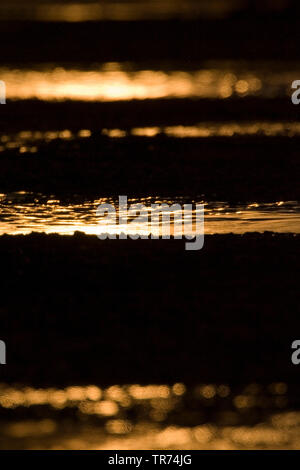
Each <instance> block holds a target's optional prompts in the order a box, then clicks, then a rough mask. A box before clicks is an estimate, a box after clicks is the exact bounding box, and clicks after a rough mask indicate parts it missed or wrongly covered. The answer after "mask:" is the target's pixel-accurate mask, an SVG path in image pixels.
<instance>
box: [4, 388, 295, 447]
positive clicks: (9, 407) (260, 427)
mask: <svg viewBox="0 0 300 470" xmlns="http://www.w3.org/2000/svg"><path fill="white" fill-rule="evenodd" d="M0 392H1V393H0V413H1V415H2V422H3V423H5V421H6V420H9V422H8V423H7V424H6V425H5V426H1V430H0V435H1V444H0V448H21V449H30V448H31V449H136V450H137V449H178V448H180V449H249V448H254V449H266V448H297V446H299V425H300V413H299V412H297V411H293V412H291V411H289V404H290V403H289V400H290V399H291V398H292V399H293V401H294V398H293V396H294V397H295V396H297V390H296V389H295V387H292V389H291V393H289V392H290V390H289V387H288V385H287V384H285V383H272V384H269V385H267V386H260V385H258V384H255V383H254V384H249V385H247V386H242V387H234V388H232V387H230V386H229V385H228V384H218V385H216V384H199V385H197V386H195V387H186V386H185V385H184V384H183V383H176V384H173V385H146V386H141V385H138V384H133V385H124V386H121V385H114V386H110V387H107V388H103V387H99V386H96V385H89V386H69V387H67V388H61V389H58V388H48V389H45V388H43V389H42V388H33V387H29V386H23V387H22V386H18V387H11V386H7V385H5V384H2V385H1V386H0ZM12 416H13V419H11V417H12Z"/></svg>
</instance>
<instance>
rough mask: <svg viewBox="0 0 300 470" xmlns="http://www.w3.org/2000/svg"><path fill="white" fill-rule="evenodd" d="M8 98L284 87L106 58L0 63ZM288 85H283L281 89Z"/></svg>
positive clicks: (124, 96)
mask: <svg viewBox="0 0 300 470" xmlns="http://www.w3.org/2000/svg"><path fill="white" fill-rule="evenodd" d="M0 76H1V79H2V80H4V81H5V83H6V91H7V98H8V99H30V98H38V99H40V100H49V101H53V100H56V101H57V100H58V101H62V100H67V99H69V100H83V101H122V100H133V99H136V100H144V99H159V98H189V97H191V98H192V97H197V98H215V99H226V98H229V97H231V96H234V95H236V96H239V97H243V96H250V95H256V94H258V93H261V91H262V87H263V86H264V87H268V90H269V92H271V93H272V92H276V91H278V90H281V89H282V87H283V89H285V88H286V82H285V81H284V78H282V79H280V75H279V76H278V77H277V76H275V77H274V75H268V74H267V75H266V74H265V72H264V73H262V72H260V71H247V70H246V71H243V70H230V69H227V68H224V66H222V67H221V66H220V67H219V68H211V69H201V70H193V71H188V70H184V71H183V70H178V69H177V70H149V69H148V70H147V69H145V70H136V69H134V67H133V66H132V65H130V64H128V65H122V64H121V63H114V62H113V63H107V64H104V65H99V66H98V67H97V68H95V69H94V70H79V69H76V68H73V69H72V68H71V69H66V68H63V67H55V68H51V67H50V66H48V67H47V66H40V67H39V68H37V69H35V70H31V69H24V70H21V69H16V68H14V69H9V68H6V67H1V68H0ZM287 91H288V90H286V92H287Z"/></svg>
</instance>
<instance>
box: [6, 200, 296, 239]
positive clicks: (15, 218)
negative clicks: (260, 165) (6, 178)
mask: <svg viewBox="0 0 300 470" xmlns="http://www.w3.org/2000/svg"><path fill="white" fill-rule="evenodd" d="M106 203H109V204H112V205H113V206H114V207H115V208H116V214H117V215H118V214H119V215H120V216H125V215H126V214H125V212H124V211H120V212H119V208H118V201H117V200H116V201H114V199H112V198H100V199H95V200H91V201H85V202H78V203H72V204H67V203H64V202H63V201H60V200H59V199H57V198H54V197H46V196H43V195H41V194H35V193H26V192H19V193H10V194H0V208H1V217H0V235H3V234H5V233H7V234H11V235H15V234H29V233H31V232H44V233H48V234H49V233H59V234H62V235H73V234H74V233H75V232H76V231H80V232H84V233H85V234H90V235H100V234H101V233H109V234H111V235H113V234H114V235H119V234H121V233H125V234H127V235H135V234H139V235H145V236H151V235H155V236H161V235H162V233H163V232H162V225H161V221H160V220H159V219H156V216H155V214H156V213H157V210H158V208H157V206H156V205H159V206H161V205H162V204H168V205H169V206H171V205H173V204H181V205H182V206H183V204H187V203H189V204H193V206H192V208H191V209H186V210H185V213H184V215H185V224H184V225H183V224H181V222H179V220H177V219H176V217H175V215H176V214H178V215H179V213H178V210H179V208H175V212H174V217H170V234H171V235H173V234H174V233H175V230H176V233H177V234H181V235H182V236H184V235H195V234H199V230H200V232H201V230H202V229H201V227H200V225H199V224H198V226H197V225H196V223H195V222H196V216H197V214H198V213H199V210H200V209H199V205H200V204H204V210H205V223H204V229H205V234H214V233H223V234H224V233H237V234H242V233H245V232H264V231H266V230H267V231H274V232H282V233H284V232H289V233H290V232H293V233H300V216H299V203H297V202H296V201H277V202H274V203H260V204H258V203H249V204H240V205H230V204H228V203H225V202H207V201H204V200H201V199H199V200H191V201H186V200H183V199H181V198H175V199H164V198H157V197H147V198H129V199H128V208H129V207H130V205H131V204H137V203H139V204H143V205H144V206H145V207H146V208H147V211H148V220H147V219H145V220H143V221H141V220H138V219H137V220H135V216H133V215H130V214H129V215H128V223H127V224H126V223H121V224H118V223H117V224H115V220H114V218H113V217H108V216H107V217H103V218H100V217H98V216H97V214H96V211H97V208H98V206H99V205H100V204H106ZM197 204H198V209H197V208H196V205H197ZM152 206H153V207H152ZM197 211H198V212H197ZM138 215H139V213H137V214H136V216H138ZM151 215H152V216H153V217H152V218H151ZM197 230H198V231H197Z"/></svg>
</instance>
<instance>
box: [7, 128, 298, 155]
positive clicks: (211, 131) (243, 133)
mask: <svg viewBox="0 0 300 470" xmlns="http://www.w3.org/2000/svg"><path fill="white" fill-rule="evenodd" d="M93 132H94V133H95V135H97V136H98V137H99V136H101V135H102V136H106V137H109V138H111V139H122V138H126V137H131V136H133V137H144V138H155V137H157V136H160V135H163V136H167V137H172V138H177V139H185V138H196V139H208V138H216V137H228V138H230V137H251V136H264V137H297V136H299V135H300V123H298V122H269V121H262V122H260V121H257V122H240V123H238V122H226V123H224V122H201V123H198V124H194V125H192V126H184V125H173V126H152V127H151V126H149V127H134V128H132V129H127V130H125V129H118V128H113V129H107V128H104V129H99V131H93ZM91 136H92V130H90V129H80V130H79V131H76V132H74V131H71V130H70V129H63V130H51V131H30V130H26V131H20V132H17V133H13V134H2V135H0V152H5V151H15V150H18V152H19V153H21V154H28V153H29V154H30V153H37V152H38V151H39V149H40V147H41V145H43V144H47V143H49V142H52V141H57V143H58V144H59V143H60V142H61V141H70V142H75V143H76V141H77V139H88V138H89V137H91Z"/></svg>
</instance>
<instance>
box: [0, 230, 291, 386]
mask: <svg viewBox="0 0 300 470" xmlns="http://www.w3.org/2000/svg"><path fill="white" fill-rule="evenodd" d="M299 241H300V238H299V236H296V235H292V234H290V235H289V234H280V235H279V234H272V233H265V234H255V233H251V234H245V235H243V236H238V235H215V236H207V237H206V238H205V246H204V249H203V250H201V251H199V252H186V251H185V250H184V243H183V241H180V240H160V241H157V240H152V241H150V240H138V241H132V240H106V241H100V240H98V238H97V237H96V236H86V235H83V234H80V233H76V234H75V235H74V236H71V237H68V236H58V235H44V234H32V235H27V236H8V235H4V236H2V237H0V256H1V266H2V269H3V272H5V273H6V274H5V276H4V278H3V281H2V302H1V318H2V320H1V321H2V325H1V331H2V338H3V339H4V340H5V341H6V343H7V348H8V364H7V366H5V368H2V369H1V381H4V382H10V383H11V382H18V383H28V384H31V385H32V384H35V385H55V386H58V385H60V384H62V385H66V384H74V383H79V384H80V383H87V384H88V383H101V384H115V383H135V382H141V383H151V382H156V383H170V382H173V381H184V382H186V383H199V382H203V381H212V382H217V383H220V382H222V381H224V380H225V381H226V382H228V383H238V384H241V383H250V382H252V381H257V382H258V383H265V382H270V381H274V380H277V381H280V382H281V381H288V382H289V383H291V382H293V381H295V382H296V383H297V381H298V375H299V374H298V369H297V367H295V366H293V365H292V363H291V343H292V341H293V340H295V339H297V337H298V333H297V325H298V326H299V289H298V281H297V273H298V263H297V259H298V256H299V246H300V245H299Z"/></svg>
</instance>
